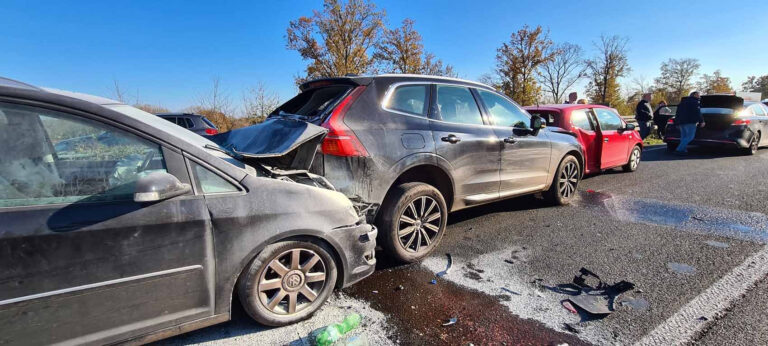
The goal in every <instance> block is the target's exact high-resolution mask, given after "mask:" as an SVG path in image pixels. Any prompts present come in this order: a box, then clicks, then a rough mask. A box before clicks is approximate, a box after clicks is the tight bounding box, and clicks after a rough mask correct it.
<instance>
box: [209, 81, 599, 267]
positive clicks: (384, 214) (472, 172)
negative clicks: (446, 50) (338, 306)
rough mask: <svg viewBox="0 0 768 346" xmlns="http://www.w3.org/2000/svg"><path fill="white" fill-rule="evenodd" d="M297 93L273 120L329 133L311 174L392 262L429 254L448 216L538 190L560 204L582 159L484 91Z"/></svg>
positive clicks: (573, 143)
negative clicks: (372, 229) (349, 203)
mask: <svg viewBox="0 0 768 346" xmlns="http://www.w3.org/2000/svg"><path fill="white" fill-rule="evenodd" d="M300 91H301V92H300V93H299V94H298V95H296V96H295V97H294V98H292V99H290V100H289V101H287V102H286V103H284V104H283V105H281V106H280V107H278V108H277V109H276V110H275V111H274V112H273V113H272V115H270V119H281V118H282V119H297V120H300V121H305V122H309V123H312V124H317V125H321V126H323V127H325V128H327V129H328V131H329V132H328V135H327V136H326V137H325V138H324V140H323V142H322V145H321V150H320V152H319V153H318V154H317V157H316V158H315V160H314V162H313V164H312V166H311V168H310V170H311V171H312V172H314V173H316V174H319V175H322V176H324V177H326V178H328V180H329V181H330V182H331V183H332V184H333V185H334V186H336V188H338V189H339V191H341V192H343V193H344V194H346V195H347V196H349V197H350V198H351V199H352V200H353V201H354V202H356V203H357V204H358V208H360V209H361V210H365V211H366V212H367V215H368V220H369V221H370V222H375V224H376V225H377V227H378V228H379V236H380V238H379V240H380V241H379V243H380V244H381V245H383V246H384V248H385V249H386V250H387V251H388V253H389V254H390V255H391V256H393V257H394V258H396V259H398V260H401V261H406V262H408V261H415V260H418V259H421V258H423V257H424V256H426V255H427V254H428V253H429V252H430V251H432V249H434V248H435V246H436V245H437V244H438V243H439V242H440V239H441V238H442V237H443V233H444V231H445V227H446V221H447V218H448V212H449V211H456V210H459V209H463V208H466V207H469V206H475V205H480V204H484V203H488V202H492V201H497V200H501V199H504V198H509V197H514V196H520V195H525V194H533V193H538V192H543V193H544V196H545V197H546V198H547V199H549V200H551V201H552V202H554V203H556V204H565V203H568V202H569V201H570V200H571V199H572V198H573V197H574V196H575V194H576V187H577V185H578V183H579V180H580V179H581V175H582V172H583V167H584V164H583V157H584V156H583V155H582V151H581V147H580V145H579V143H578V141H577V139H576V138H575V137H574V135H573V134H572V133H568V132H566V131H562V129H558V128H544V124H543V120H542V119H541V118H540V117H531V116H530V115H529V114H528V113H527V112H526V111H525V110H523V109H522V108H520V107H519V106H518V105H517V104H515V102H514V101H512V100H510V99H509V98H507V97H506V96H504V95H502V94H500V93H498V92H496V91H495V90H493V89H492V88H490V87H489V86H487V85H484V84H481V83H476V82H471V81H466V80H459V79H453V78H445V77H434V76H418V75H379V76H373V77H342V78H328V79H320V80H314V81H310V82H307V83H304V84H302V85H301V86H300ZM286 138H293V136H289V137H286ZM291 141H292V139H291ZM224 145H225V146H226V144H224ZM232 145H233V146H235V147H236V146H237V145H238V144H237V143H236V141H234V142H232Z"/></svg>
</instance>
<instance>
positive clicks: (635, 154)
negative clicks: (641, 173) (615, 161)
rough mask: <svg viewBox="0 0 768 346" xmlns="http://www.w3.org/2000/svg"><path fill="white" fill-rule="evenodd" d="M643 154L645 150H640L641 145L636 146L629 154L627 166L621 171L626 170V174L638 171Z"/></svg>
mask: <svg viewBox="0 0 768 346" xmlns="http://www.w3.org/2000/svg"><path fill="white" fill-rule="evenodd" d="M642 154H643V150H642V149H640V146H639V145H636V146H635V147H634V148H632V151H631V152H630V153H629V160H627V164H625V165H624V166H621V169H623V170H624V172H634V171H636V170H637V167H638V166H640V157H641V156H642Z"/></svg>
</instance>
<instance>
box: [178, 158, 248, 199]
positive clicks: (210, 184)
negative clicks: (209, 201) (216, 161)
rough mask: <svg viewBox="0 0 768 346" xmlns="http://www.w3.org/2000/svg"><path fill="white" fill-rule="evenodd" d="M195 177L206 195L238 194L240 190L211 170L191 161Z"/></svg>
mask: <svg viewBox="0 0 768 346" xmlns="http://www.w3.org/2000/svg"><path fill="white" fill-rule="evenodd" d="M190 163H191V164H192V170H193V171H194V172H195V177H196V178H197V181H198V183H199V184H200V189H202V190H203V193H204V194H213V193H227V192H237V191H240V189H239V188H238V187H237V186H235V185H233V184H232V183H230V182H228V181H227V180H226V179H224V178H222V177H221V176H219V175H218V174H216V173H214V172H211V171H210V170H209V169H207V168H205V167H203V166H201V165H199V164H197V163H195V162H192V161H190Z"/></svg>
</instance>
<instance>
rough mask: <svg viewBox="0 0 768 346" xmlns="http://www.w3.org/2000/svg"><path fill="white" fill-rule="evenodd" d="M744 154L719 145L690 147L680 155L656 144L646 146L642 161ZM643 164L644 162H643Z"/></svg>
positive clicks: (714, 157)
mask: <svg viewBox="0 0 768 346" xmlns="http://www.w3.org/2000/svg"><path fill="white" fill-rule="evenodd" d="M734 156H744V154H742V153H741V152H740V151H739V150H737V149H733V148H717V147H698V146H694V147H689V148H688V155H685V156H680V155H675V153H673V152H670V151H667V148H666V146H662V145H658V146H657V145H654V146H649V147H646V148H645V150H643V157H642V161H647V162H654V161H681V160H707V159H717V158H721V157H734ZM641 164H642V163H641Z"/></svg>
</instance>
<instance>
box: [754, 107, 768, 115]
mask: <svg viewBox="0 0 768 346" xmlns="http://www.w3.org/2000/svg"><path fill="white" fill-rule="evenodd" d="M751 108H752V112H754V113H755V115H765V113H764V112H763V107H760V105H754V106H752V107H751Z"/></svg>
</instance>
